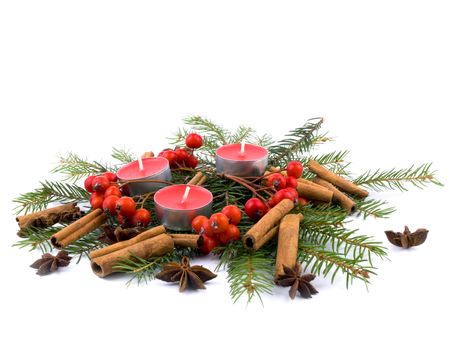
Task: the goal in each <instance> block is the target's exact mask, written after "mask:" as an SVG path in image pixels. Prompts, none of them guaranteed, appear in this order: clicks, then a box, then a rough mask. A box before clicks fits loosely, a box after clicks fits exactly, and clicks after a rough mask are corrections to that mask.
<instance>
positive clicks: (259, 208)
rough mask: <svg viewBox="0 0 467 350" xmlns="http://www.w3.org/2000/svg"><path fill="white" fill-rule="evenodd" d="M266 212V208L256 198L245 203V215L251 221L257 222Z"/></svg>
mask: <svg viewBox="0 0 467 350" xmlns="http://www.w3.org/2000/svg"><path fill="white" fill-rule="evenodd" d="M267 212H268V207H267V205H266V204H264V203H263V202H262V201H260V200H259V199H258V198H250V199H249V200H248V201H247V202H246V203H245V213H246V215H248V217H249V218H250V219H251V220H253V221H255V222H256V221H258V220H259V219H261V218H262V217H263V216H264V214H266V213H267Z"/></svg>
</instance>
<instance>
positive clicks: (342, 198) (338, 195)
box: [313, 176, 355, 213]
mask: <svg viewBox="0 0 467 350" xmlns="http://www.w3.org/2000/svg"><path fill="white" fill-rule="evenodd" d="M313 182H315V183H317V184H318V185H320V186H323V187H326V188H328V189H329V190H330V191H332V193H333V196H332V200H333V202H334V203H336V204H338V205H340V206H341V207H342V209H344V210H346V211H347V212H348V213H353V212H354V211H355V202H354V201H353V200H352V199H351V198H349V197H348V196H347V195H346V194H345V193H343V192H341V191H339V189H338V188H337V187H336V186H334V185H333V184H331V183H329V182H328V181H326V180H323V179H322V178H320V177H319V176H317V177H315V178H314V179H313Z"/></svg>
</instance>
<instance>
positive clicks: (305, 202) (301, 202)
mask: <svg viewBox="0 0 467 350" xmlns="http://www.w3.org/2000/svg"><path fill="white" fill-rule="evenodd" d="M297 203H298V205H299V206H301V207H304V206H306V205H308V204H309V203H310V201H309V200H308V199H306V198H303V197H298V200H297Z"/></svg>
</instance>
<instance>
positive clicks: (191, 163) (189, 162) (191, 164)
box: [185, 155, 198, 169]
mask: <svg viewBox="0 0 467 350" xmlns="http://www.w3.org/2000/svg"><path fill="white" fill-rule="evenodd" d="M185 165H186V166H187V167H188V168H192V169H194V168H196V166H197V165H198V159H196V157H195V156H192V155H189V156H188V158H187V159H186V160H185Z"/></svg>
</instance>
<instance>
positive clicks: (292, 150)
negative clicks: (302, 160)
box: [269, 118, 323, 165]
mask: <svg viewBox="0 0 467 350" xmlns="http://www.w3.org/2000/svg"><path fill="white" fill-rule="evenodd" d="M322 123H323V118H312V119H309V120H307V122H306V123H305V124H304V125H303V126H301V127H299V128H296V129H294V130H291V131H290V132H289V133H288V134H287V135H286V137H285V138H284V139H283V140H281V141H279V142H277V143H276V144H274V145H272V146H271V147H270V148H269V152H270V154H271V156H270V159H269V161H270V162H271V164H272V165H279V162H281V163H284V162H287V161H289V160H292V159H294V158H297V157H299V156H300V155H302V154H303V153H305V152H309V151H310V150H311V148H312V147H313V146H314V145H315V144H316V143H318V142H321V141H322V140H323V136H321V137H319V138H317V135H316V131H317V130H318V129H319V128H320V127H321V124H322Z"/></svg>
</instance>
